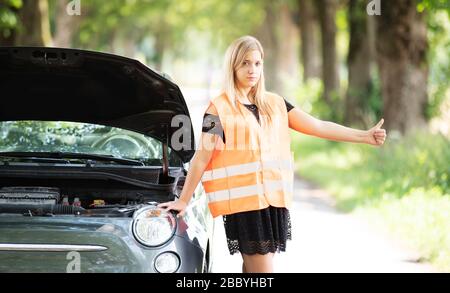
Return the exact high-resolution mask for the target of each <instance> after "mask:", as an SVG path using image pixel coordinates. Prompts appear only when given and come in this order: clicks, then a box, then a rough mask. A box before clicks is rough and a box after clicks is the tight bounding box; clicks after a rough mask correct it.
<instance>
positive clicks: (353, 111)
mask: <svg viewBox="0 0 450 293" xmlns="http://www.w3.org/2000/svg"><path fill="white" fill-rule="evenodd" d="M366 5H367V2H366V1H365V0H350V3H349V24H350V48H349V53H348V60H347V63H348V89H347V97H346V101H345V123H346V124H349V125H355V126H359V127H361V126H362V127H368V126H369V125H370V124H371V123H372V121H371V119H370V111H369V110H370V109H369V106H368V99H369V95H370V92H371V88H372V79H371V75H370V67H371V63H372V58H371V56H372V55H371V37H372V36H371V30H370V29H369V22H368V21H369V18H368V17H367V13H366Z"/></svg>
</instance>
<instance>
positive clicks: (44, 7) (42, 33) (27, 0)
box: [16, 0, 52, 46]
mask: <svg viewBox="0 0 450 293" xmlns="http://www.w3.org/2000/svg"><path fill="white" fill-rule="evenodd" d="M22 2H23V6H22V8H21V9H20V11H19V18H20V21H21V26H20V27H19V29H18V32H17V38H16V44H17V45H19V46H50V45H51V43H52V40H51V34H50V22H49V16H48V2H47V0H22Z"/></svg>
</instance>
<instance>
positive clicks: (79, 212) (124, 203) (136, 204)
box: [0, 186, 173, 217]
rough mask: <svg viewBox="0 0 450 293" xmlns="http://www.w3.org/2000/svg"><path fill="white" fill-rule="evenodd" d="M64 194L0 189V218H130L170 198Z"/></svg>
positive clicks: (32, 188)
mask: <svg viewBox="0 0 450 293" xmlns="http://www.w3.org/2000/svg"><path fill="white" fill-rule="evenodd" d="M67 191H69V190H63V189H61V188H58V187H43V186H8V187H0V214H22V215H24V216H55V215H75V216H96V217H131V216H132V214H133V212H134V211H135V210H136V209H139V208H140V207H142V206H143V205H146V204H154V203H156V202H158V201H164V200H168V196H170V195H169V194H166V195H165V196H164V195H162V194H161V192H160V194H159V195H158V193H157V192H153V193H152V192H148V191H130V190H129V191H125V190H124V191H122V192H118V191H114V192H109V193H108V191H107V190H105V191H103V193H102V192H101V191H98V190H97V191H96V190H83V189H79V190H75V189H74V190H71V192H67ZM102 195H103V196H102ZM172 196H173V195H172Z"/></svg>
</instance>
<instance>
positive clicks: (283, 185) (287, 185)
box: [206, 180, 293, 203]
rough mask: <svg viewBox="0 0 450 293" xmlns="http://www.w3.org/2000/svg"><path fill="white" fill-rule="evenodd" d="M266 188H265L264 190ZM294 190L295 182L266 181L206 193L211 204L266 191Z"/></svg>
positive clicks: (261, 193)
mask: <svg viewBox="0 0 450 293" xmlns="http://www.w3.org/2000/svg"><path fill="white" fill-rule="evenodd" d="M264 187H265V188H264ZM292 189H293V181H287V180H277V181H271V180H266V182H264V184H256V185H251V186H244V187H237V188H232V189H227V190H221V191H216V192H210V193H206V195H207V196H208V201H209V202H211V203H212V202H217V201H222V200H233V199H239V198H243V197H247V196H253V195H263V194H264V191H266V192H274V191H278V190H282V191H286V192H287V191H288V190H292Z"/></svg>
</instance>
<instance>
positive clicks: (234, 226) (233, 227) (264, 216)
mask: <svg viewBox="0 0 450 293" xmlns="http://www.w3.org/2000/svg"><path fill="white" fill-rule="evenodd" d="M223 222H224V225H225V234H226V236H227V244H228V250H229V251H230V254H234V253H236V252H238V251H239V252H240V253H241V254H242V253H244V254H267V253H269V252H272V253H274V252H281V251H286V241H287V240H288V239H289V240H291V239H292V236H291V218H290V215H289V210H288V209H286V208H277V207H272V206H269V207H268V208H265V209H262V210H257V211H249V212H241V213H236V214H232V215H226V216H223Z"/></svg>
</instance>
